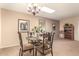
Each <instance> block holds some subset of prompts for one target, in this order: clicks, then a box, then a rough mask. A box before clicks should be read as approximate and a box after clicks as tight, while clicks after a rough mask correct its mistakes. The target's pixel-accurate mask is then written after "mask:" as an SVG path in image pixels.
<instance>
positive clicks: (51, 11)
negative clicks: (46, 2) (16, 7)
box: [41, 7, 55, 13]
mask: <svg viewBox="0 0 79 59" xmlns="http://www.w3.org/2000/svg"><path fill="white" fill-rule="evenodd" d="M41 11H44V12H47V13H53V12H55V10H53V9H50V8H48V7H42V8H41Z"/></svg>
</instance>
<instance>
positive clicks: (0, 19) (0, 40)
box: [0, 9, 1, 48]
mask: <svg viewBox="0 0 79 59" xmlns="http://www.w3.org/2000/svg"><path fill="white" fill-rule="evenodd" d="M0 48H1V9H0Z"/></svg>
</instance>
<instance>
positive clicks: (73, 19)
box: [60, 16, 79, 41]
mask: <svg viewBox="0 0 79 59" xmlns="http://www.w3.org/2000/svg"><path fill="white" fill-rule="evenodd" d="M78 22H79V16H76V17H71V18H67V19H62V20H60V30H62V31H63V30H64V24H66V23H69V24H73V25H74V40H77V41H79V35H78V33H79V31H78V27H79V23H78Z"/></svg>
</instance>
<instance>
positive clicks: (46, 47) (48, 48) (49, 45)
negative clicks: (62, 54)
mask: <svg viewBox="0 0 79 59" xmlns="http://www.w3.org/2000/svg"><path fill="white" fill-rule="evenodd" d="M54 35H55V33H53V35H52V34H51V33H48V34H43V42H42V46H38V47H37V48H36V50H37V52H39V53H41V54H42V55H43V56H44V55H47V54H48V53H50V52H51V55H52V56H53V39H54ZM46 39H47V40H46Z"/></svg>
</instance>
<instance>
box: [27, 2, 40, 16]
mask: <svg viewBox="0 0 79 59" xmlns="http://www.w3.org/2000/svg"><path fill="white" fill-rule="evenodd" d="M27 11H28V12H31V13H32V14H33V15H36V14H37V13H39V11H40V8H39V7H38V5H37V4H34V3H31V4H29V5H28V8H27Z"/></svg>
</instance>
